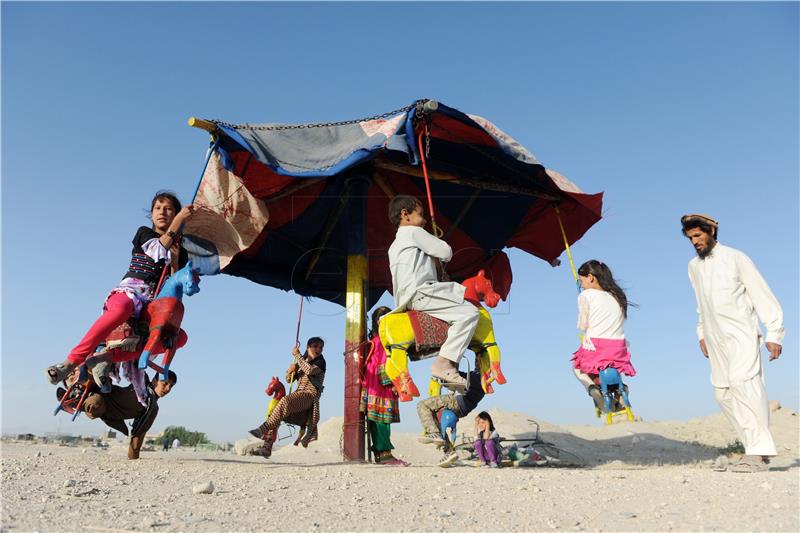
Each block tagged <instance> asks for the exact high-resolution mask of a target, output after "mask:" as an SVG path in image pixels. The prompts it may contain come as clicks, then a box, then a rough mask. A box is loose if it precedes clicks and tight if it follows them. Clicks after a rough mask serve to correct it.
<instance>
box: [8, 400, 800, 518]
mask: <svg viewBox="0 0 800 533" xmlns="http://www.w3.org/2000/svg"><path fill="white" fill-rule="evenodd" d="M492 414H493V416H494V418H495V423H496V425H497V427H498V429H499V430H500V431H501V433H502V434H503V435H504V436H507V437H510V436H516V437H522V436H525V435H531V434H532V432H533V431H534V426H533V425H532V424H531V422H530V421H529V420H531V419H532V418H533V417H531V416H530V415H525V414H519V413H508V412H500V411H497V412H493V413H492ZM539 422H540V424H541V429H542V437H543V438H544V439H545V440H548V441H550V442H554V443H556V444H558V445H560V446H562V447H563V448H564V449H567V450H569V451H572V452H574V453H577V454H579V455H580V456H582V457H583V458H584V459H585V460H586V461H587V463H588V466H587V467H585V468H581V469H564V468H542V467H535V468H501V469H498V470H494V469H488V468H474V467H470V466H455V467H453V468H448V469H444V468H438V467H437V466H435V465H436V463H437V462H438V460H439V458H440V454H439V452H437V451H436V450H435V449H433V448H432V447H430V446H424V445H421V444H418V443H417V442H416V435H411V434H402V433H398V434H395V435H394V436H393V441H394V443H395V446H396V448H397V449H396V450H395V451H396V455H398V456H402V457H404V458H405V459H406V460H409V461H411V462H412V466H410V467H407V468H393V467H387V466H379V465H371V464H354V463H342V462H341V459H340V453H339V436H340V433H341V419H331V420H328V421H326V422H325V423H324V424H322V425H321V427H320V429H321V431H320V440H319V441H318V442H315V443H312V444H311V446H310V447H309V449H307V450H304V449H302V448H294V447H292V446H286V447H280V448H277V449H276V450H275V452H274V454H273V456H272V458H271V459H264V458H261V457H256V456H244V457H241V456H237V455H235V454H233V453H223V452H194V451H192V450H179V451H177V452H175V451H169V452H161V451H153V452H143V453H142V458H141V459H140V460H139V461H128V460H127V459H126V458H125V452H126V446H125V445H124V444H122V443H118V444H115V445H112V446H111V447H110V448H109V449H107V450H103V449H99V448H79V447H63V446H56V445H42V444H22V443H5V444H4V445H3V447H2V482H3V483H2V515H1V519H2V522H1V524H2V530H3V531H11V530H25V531H29V530H44V531H78V530H82V531H253V530H269V531H275V530H277V531H309V530H312V531H316V530H321V531H442V530H449V531H497V530H502V531H551V530H570V531H581V530H597V531H609V530H611V531H653V530H679V531H686V530H691V531H798V530H800V491H799V490H798V485H799V484H800V476H799V475H798V474H799V473H800V455H799V454H798V439H799V437H800V417H798V416H797V414H796V413H794V412H791V411H789V410H787V409H777V410H776V411H774V412H773V413H772V429H773V435H774V437H775V439H776V442H777V444H778V449H779V453H780V456H779V457H778V458H777V459H776V460H774V461H773V464H772V468H771V470H770V471H769V472H763V473H757V474H736V473H732V472H729V471H722V472H720V471H717V470H718V469H715V466H718V464H719V463H715V459H717V458H718V456H719V449H718V448H719V447H722V446H725V445H727V444H728V443H730V442H731V441H732V440H733V439H734V435H733V432H732V430H731V429H730V427H729V426H728V425H727V422H726V421H725V420H724V419H723V418H722V416H721V415H714V416H710V417H705V418H702V419H694V420H690V421H688V422H635V423H620V424H614V425H612V426H607V427H606V426H600V425H599V424H598V425H597V426H569V427H557V426H553V425H550V424H547V423H545V422H542V421H541V420H540V421H539ZM461 429H466V428H461ZM284 433H285V431H284ZM208 481H211V482H212V483H213V485H214V491H213V493H211V494H196V493H194V492H193V488H195V487H197V486H198V485H200V484H204V483H206V482H208Z"/></svg>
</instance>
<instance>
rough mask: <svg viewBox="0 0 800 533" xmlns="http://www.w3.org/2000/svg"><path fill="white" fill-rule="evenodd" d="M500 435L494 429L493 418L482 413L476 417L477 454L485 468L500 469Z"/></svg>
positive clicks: (484, 412)
mask: <svg viewBox="0 0 800 533" xmlns="http://www.w3.org/2000/svg"><path fill="white" fill-rule="evenodd" d="M501 452H502V447H501V446H500V434H499V433H497V430H496V429H494V422H493V421H492V417H491V416H490V415H489V413H487V412H486V411H481V412H480V413H478V416H476V417H475V454H476V455H477V456H478V460H479V461H480V462H481V463H483V465H484V466H489V467H491V468H498V467H499V466H500V460H501V458H502V454H501Z"/></svg>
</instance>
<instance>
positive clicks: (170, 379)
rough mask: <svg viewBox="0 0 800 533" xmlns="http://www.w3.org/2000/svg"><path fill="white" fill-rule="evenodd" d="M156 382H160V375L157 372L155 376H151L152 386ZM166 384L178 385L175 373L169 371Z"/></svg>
mask: <svg viewBox="0 0 800 533" xmlns="http://www.w3.org/2000/svg"><path fill="white" fill-rule="evenodd" d="M156 381H161V373H159V372H156V375H155V376H153V384H154V385H155V382H156ZM167 382H168V383H172V385H173V386H174V385H175V384H176V383H178V374H176V373H175V372H173V371H172V370H170V371H169V374H167Z"/></svg>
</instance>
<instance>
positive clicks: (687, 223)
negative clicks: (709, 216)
mask: <svg viewBox="0 0 800 533" xmlns="http://www.w3.org/2000/svg"><path fill="white" fill-rule="evenodd" d="M695 228H698V229H700V231H702V232H703V233H708V234H709V235H711V236H712V237H714V240H719V238H718V237H717V235H718V234H719V228H715V227H714V226H712V225H711V224H709V223H708V222H705V221H703V220H701V219H698V218H689V219H687V220H682V221H681V231H682V232H683V236H684V237H686V232H687V231H689V230H690V229H695Z"/></svg>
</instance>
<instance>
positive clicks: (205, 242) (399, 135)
mask: <svg viewBox="0 0 800 533" xmlns="http://www.w3.org/2000/svg"><path fill="white" fill-rule="evenodd" d="M209 122H211V123H213V124H214V125H215V127H216V129H215V131H214V135H215V136H216V138H217V139H218V142H217V145H216V150H217V154H218V155H215V156H214V159H213V161H212V163H211V164H209V167H208V169H207V170H206V174H205V175H204V178H203V183H202V184H201V190H207V191H216V194H217V196H219V195H220V194H221V193H220V192H219V191H220V188H219V186H218V185H217V184H216V182H215V181H214V180H217V179H218V177H219V176H220V175H221V174H220V173H224V174H225V180H226V181H225V184H226V185H225V187H226V189H225V190H226V191H228V190H231V187H232V185H231V184H232V183H234V184H235V183H239V184H240V185H239V187H240V189H241V190H239V191H238V192H236V193H235V194H234V193H227V192H226V193H224V194H223V198H222V201H220V202H216V203H214V205H213V206H210V208H216V209H217V210H218V211H219V212H220V213H221V214H222V215H223V216H228V215H230V213H237V212H238V210H239V207H238V204H237V203H236V202H235V201H234V200H233V198H234V196H238V197H243V198H244V201H245V202H246V205H247V206H248V207H247V209H246V216H241V213H239V216H238V218H239V220H240V222H236V221H234V219H233V218H231V217H230V216H228V226H231V227H233V226H236V225H237V224H239V223H243V222H242V221H250V223H251V224H250V226H249V227H248V229H247V231H246V232H245V233H247V234H248V235H251V236H252V238H249V239H240V240H239V241H240V242H239V243H238V248H237V249H236V250H241V251H238V252H236V250H234V251H233V252H228V255H229V256H230V257H228V259H225V260H224V261H223V260H221V259H220V253H221V252H220V250H221V249H222V248H225V249H230V246H227V245H223V243H221V242H215V239H218V237H217V236H216V234H215V232H213V231H208V232H206V234H205V235H203V236H202V238H200V237H195V238H193V237H191V236H189V237H188V239H189V240H190V241H191V243H189V244H187V248H188V249H189V250H190V253H192V254H193V255H194V256H195V260H196V262H197V261H198V260H202V261H204V265H205V266H204V269H205V272H204V273H206V274H213V273H216V272H219V271H221V272H223V273H225V274H229V275H234V276H242V277H245V278H247V279H250V280H252V281H254V282H256V283H260V284H264V285H269V286H272V287H277V288H280V289H284V290H294V291H296V292H297V293H299V294H301V295H304V296H313V297H319V298H323V299H326V300H329V301H332V302H336V303H339V304H342V305H343V304H344V289H345V279H346V272H347V256H348V254H349V253H358V252H362V251H363V252H364V253H365V254H366V256H367V260H368V270H369V277H368V280H369V281H368V283H369V287H368V304H369V306H370V307H371V306H372V305H373V304H374V302H375V301H377V299H378V298H379V297H380V296H381V294H382V293H383V291H384V290H387V289H388V290H391V274H390V271H389V264H388V258H387V250H388V248H389V245H390V244H391V242H392V240H393V239H394V234H395V228H394V227H393V226H392V225H391V223H390V222H389V219H388V217H387V207H388V202H389V200H390V198H391V197H392V196H394V195H395V194H410V195H413V196H416V197H417V198H419V199H420V200H421V201H422V203H423V205H425V210H426V212H427V211H428V208H427V205H428V204H427V196H426V192H425V182H424V179H423V177H422V176H423V172H422V165H421V160H420V151H419V148H418V146H417V143H418V138H419V135H420V133H422V143H423V145H424V146H425V145H427V146H428V155H427V157H425V162H426V165H427V169H428V173H429V177H430V188H431V195H432V198H433V204H434V209H435V215H436V222H437V224H438V225H439V226H440V227H441V228H442V229H443V231H444V237H443V238H444V239H445V240H446V241H447V242H448V243H449V244H450V245H451V246H452V247H453V251H454V256H453V260H452V261H451V262H450V263H448V264H447V266H446V269H447V272H448V274H449V275H450V276H451V278H452V279H454V280H461V279H463V278H466V277H468V276H470V275H473V274H475V273H476V272H477V270H478V269H479V268H484V267H487V266H489V267H490V272H492V273H494V274H495V276H501V277H503V278H504V279H507V283H508V284H509V285H510V271H508V269H509V267H508V261H507V258H505V255H504V254H503V253H502V250H503V249H504V248H509V247H515V248H519V249H521V250H524V251H526V252H528V253H530V254H533V255H535V256H537V257H539V258H541V259H543V260H545V261H547V262H549V263H552V262H553V261H554V260H556V258H558V256H559V255H560V254H561V253H562V252H563V251H564V242H563V238H562V233H561V229H560V227H559V222H558V218H557V215H556V207H557V208H558V210H559V212H560V215H561V219H562V221H563V225H564V230H565V232H566V235H567V238H568V240H569V242H570V244H571V243H574V242H575V241H577V240H578V239H579V238H581V237H582V236H583V235H584V233H585V232H586V231H587V230H588V229H589V228H590V227H591V226H592V225H593V224H594V223H596V222H597V221H598V220H600V218H601V210H602V193H598V194H584V193H582V192H581V191H580V189H578V188H577V187H576V186H575V185H574V184H573V183H572V182H570V181H569V180H567V179H566V178H565V177H563V176H561V175H560V174H558V173H557V172H554V171H552V170H548V169H546V168H544V166H542V165H541V164H540V163H539V162H538V161H537V160H536V158H535V157H534V156H533V154H531V153H530V152H529V151H528V150H526V149H525V148H524V147H523V146H522V145H520V144H519V143H518V142H517V141H515V140H514V139H513V138H511V137H510V136H508V135H506V134H505V133H504V132H502V131H501V130H500V129H499V128H497V127H496V126H495V125H493V124H492V123H491V122H489V121H487V120H485V119H483V118H481V117H478V116H475V115H467V114H465V113H462V112H461V111H458V110H456V109H453V108H451V107H448V106H446V105H443V104H440V103H439V104H437V103H435V102H433V101H428V100H420V101H417V102H414V103H413V104H412V105H410V106H408V107H406V108H404V109H401V110H398V111H396V112H392V113H387V114H385V115H382V116H380V117H373V118H370V119H364V120H358V121H347V122H340V123H329V124H313V125H285V124H261V125H253V124H239V125H235V124H229V123H225V122H221V121H209ZM426 130H427V134H426V133H425V132H426ZM231 177H233V178H231ZM231 179H233V180H234V181H231ZM236 180H238V181H236ZM354 181H355V182H358V183H360V184H362V185H361V186H360V187H359V188H357V189H356V188H352V187H351V186H352V184H353V183H354ZM354 190H358V193H357V196H358V199H363V197H364V195H366V208H365V210H364V212H363V217H362V218H363V220H362V221H361V222H358V221H356V222H355V223H356V224H358V223H363V224H366V243H365V250H358V249H355V250H354V246H353V242H352V234H353V224H354V217H353V213H352V212H351V210H352V209H354V206H355V205H356V204H357V203H359V202H358V199H356V197H355V196H354V195H353V194H354V193H353V191H354ZM254 202H255V203H254ZM209 203H211V201H210V200H209ZM359 205H364V204H363V202H361V203H360V204H359ZM220 206H222V207H220ZM359 213H360V212H359ZM359 216H361V215H359ZM245 219H246V220H245ZM256 219H258V220H262V219H263V221H264V222H263V224H260V225H256V222H258V220H256ZM254 221H255V222H254ZM192 229H193V228H191V227H190V228H188V230H187V232H189V233H191V230H192ZM429 229H430V228H429ZM198 233H199V232H198ZM216 233H220V232H216ZM226 233H231V231H230V230H226ZM506 292H507V291H506Z"/></svg>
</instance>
